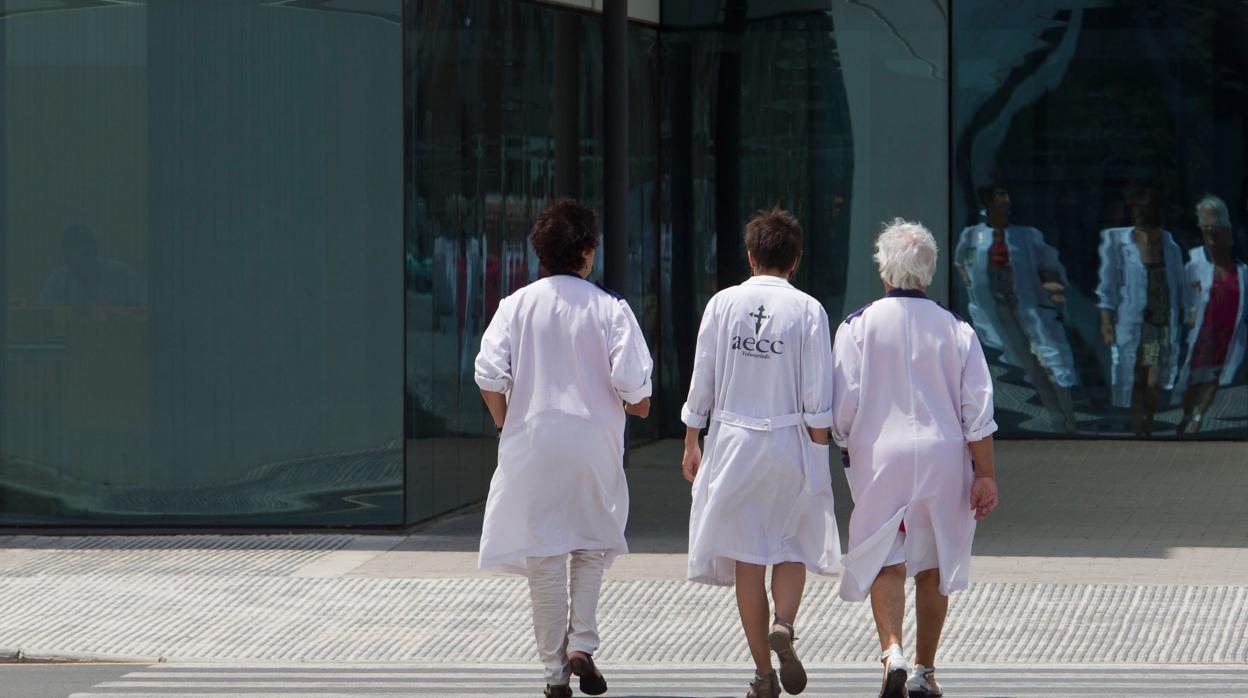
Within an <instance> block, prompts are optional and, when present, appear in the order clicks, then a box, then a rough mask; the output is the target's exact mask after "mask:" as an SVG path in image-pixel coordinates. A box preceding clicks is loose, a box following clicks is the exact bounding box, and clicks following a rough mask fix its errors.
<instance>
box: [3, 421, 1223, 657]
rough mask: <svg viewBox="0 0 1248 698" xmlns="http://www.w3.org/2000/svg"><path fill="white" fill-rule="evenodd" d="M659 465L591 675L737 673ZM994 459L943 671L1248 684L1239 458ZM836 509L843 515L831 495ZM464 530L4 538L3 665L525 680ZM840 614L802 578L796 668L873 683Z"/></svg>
mask: <svg viewBox="0 0 1248 698" xmlns="http://www.w3.org/2000/svg"><path fill="white" fill-rule="evenodd" d="M678 449H679V445H678V444H676V443H673V442H663V443H659V444H655V445H652V446H647V447H644V448H640V449H637V450H636V451H634V453H633V457H632V462H631V467H630V470H629V478H630V485H631V492H632V501H633V506H632V515H631V517H630V522H631V524H630V526H631V527H630V532H629V533H630V535H629V538H630V543H631V544H632V545H633V547H634V550H636V551H639V552H638V553H636V554H633V555H629V556H624V557H622V558H621V559H620V560H619V561H618V562H617V564H616V566H615V567H614V568H613V569H612V570H611V571H610V572H609V574H608V581H607V582H606V585H605V589H604V597H603V604H602V611H601V621H602V625H603V630H604V634H605V636H606V638H607V643H606V644H604V646H603V649H602V650H601V651H600V653H599V657H600V658H601V659H602V660H603V661H611V662H617V663H620V662H633V663H662V662H671V661H685V662H698V663H724V664H730V663H736V662H742V661H746V657H747V653H746V649H745V646H744V642H743V640H742V639H741V638H740V633H739V629H738V626H737V619H736V615H735V611H734V606H733V597H732V591H731V590H730V589H719V588H710V587H704V586H698V585H693V584H689V583H687V582H685V581H683V577H684V563H685V561H684V555H683V550H684V545H685V535H686V529H685V521H686V516H687V513H688V501H689V488H688V486H687V485H685V484H684V483H683V480H681V479H680V476H679V467H678V456H679V452H678ZM999 450H1000V456H999V459H1000V463H1001V464H1000V466H999V470H1000V472H1001V474H1002V475H1001V487H1002V499H1003V504H1002V508H1001V510H1000V511H999V512H998V513H997V514H994V516H993V517H992V518H991V519H989V520H988V521H987V522H986V523H985V524H983V525H982V526H981V529H980V534H979V537H978V539H977V541H976V553H977V554H976V557H975V561H974V581H975V585H974V586H973V588H972V589H971V590H969V591H967V592H963V593H960V594H958V595H956V596H955V597H954V602H953V613H952V615H951V618H950V622H949V626H948V629H947V635H946V637H947V640H946V642H945V644H944V645H943V647H942V660H943V662H944V663H945V664H947V665H954V664H979V663H985V662H987V663H1012V662H1027V663H1089V662H1109V663H1138V662H1143V663H1154V664H1172V663H1182V664H1208V663H1242V662H1248V636H1246V633H1245V629H1248V586H1246V585H1248V534H1245V533H1244V531H1245V530H1248V529H1246V527H1245V524H1248V511H1246V509H1248V505H1246V504H1245V502H1248V477H1245V472H1244V469H1245V467H1248V446H1246V445H1244V444H1237V443H1215V444H1170V443H1165V444H1162V443H1153V444H1141V443H1130V442H1095V443H1091V442H1007V443H1002V444H1001V445H1000V448H999ZM834 481H835V482H837V485H838V488H841V487H842V486H843V478H840V477H835V478H834ZM837 494H838V498H839V506H840V508H841V509H842V510H843V511H842V513H844V512H845V511H847V510H848V508H849V505H850V501H849V498H848V495H847V494H846V493H845V492H843V491H842V490H841V489H838V493H837ZM479 525H480V517H479V514H467V515H464V516H460V517H456V518H453V519H449V520H446V521H442V522H438V523H436V524H434V525H431V526H428V527H426V528H425V529H423V530H420V531H417V532H415V533H413V534H411V535H405V536H397V535H396V536H383V535H372V536H370V535H299V536H165V537H150V536H139V537H89V538H84V537H76V538H61V537H29V536H21V537H12V536H11V537H8V538H4V539H0V649H2V650H4V651H6V652H9V653H13V652H16V651H17V650H21V651H23V652H24V653H25V654H27V655H50V656H71V657H108V658H132V659H140V660H154V659H157V658H170V659H179V660H236V661H254V660H271V661H328V662H375V661H384V662H447V663H457V662H458V663H463V662H513V663H515V662H519V663H524V662H531V661H533V660H534V656H535V652H534V650H533V643H532V632H531V629H530V627H529V617H528V613H529V611H528V596H527V592H526V589H525V584H524V582H523V580H521V579H519V578H515V577H505V576H497V575H488V574H482V573H479V572H477V571H476V570H475V553H474V552H473V551H475V548H476V534H477V531H478V529H479ZM835 592H836V581H835V579H834V578H818V579H812V580H811V583H810V585H809V591H808V595H807V599H808V600H807V602H806V604H805V605H804V607H803V613H802V615H803V620H802V622H801V623H800V625H801V626H802V629H803V632H802V633H801V635H802V638H803V640H802V646H803V655H804V657H805V658H806V660H807V661H808V662H809V663H811V664H812V665H817V666H836V665H841V664H844V663H847V662H852V663H862V662H871V661H872V660H873V659H874V655H875V651H874V644H875V640H874V631H873V630H872V626H871V623H870V615H869V609H868V607H867V606H866V605H865V604H846V603H843V602H841V601H839V600H838V599H837V597H836V593H835ZM660 621H661V622H660ZM912 622H913V619H912V618H910V619H908V620H907V623H908V625H909V629H910V631H911V632H912V627H913V626H912ZM657 628H669V629H670V628H676V630H675V631H672V632H664V633H661V634H660V633H658V632H657V630H656V629H657Z"/></svg>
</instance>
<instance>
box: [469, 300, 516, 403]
mask: <svg viewBox="0 0 1248 698" xmlns="http://www.w3.org/2000/svg"><path fill="white" fill-rule="evenodd" d="M473 373H474V375H473V377H474V378H475V379H476V381H477V387H479V388H481V389H482V390H487V391H489V392H492V393H505V392H507V391H508V390H510V389H511V305H510V304H509V303H508V302H507V299H506V298H504V299H503V300H502V302H500V303H499V304H498V310H496V311H495V312H494V317H493V318H492V319H491V320H490V326H489V327H487V328H486V329H485V334H484V335H482V336H481V351H480V352H478V353H477V361H476V364H475V367H474V372H473Z"/></svg>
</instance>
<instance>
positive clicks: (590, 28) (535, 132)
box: [406, 0, 640, 521]
mask: <svg viewBox="0 0 1248 698" xmlns="http://www.w3.org/2000/svg"><path fill="white" fill-rule="evenodd" d="M414 13H415V18H414V22H413V23H412V25H411V26H412V27H413V29H412V30H411V31H412V32H413V34H412V36H410V37H409V38H408V44H409V46H413V47H415V48H414V49H412V50H413V52H414V53H415V58H414V65H413V74H412V79H413V81H414V82H413V86H412V88H413V93H414V95H415V97H414V99H415V102H414V105H413V108H412V109H413V111H412V115H411V122H412V125H411V127H412V129H413V133H412V148H413V152H414V166H413V167H414V172H413V173H409V176H411V177H412V181H411V184H410V185H409V191H408V196H409V197H410V199H409V201H410V203H409V209H410V211H411V215H410V218H409V220H410V227H409V229H408V233H407V253H408V272H407V274H408V276H407V352H408V353H407V387H406V394H407V403H408V410H409V411H408V423H407V448H408V473H409V475H408V481H409V486H408V493H407V497H408V513H407V517H408V520H409V521H416V520H420V519H422V518H427V517H428V516H430V515H433V514H436V513H439V512H444V511H447V510H449V509H453V508H456V507H459V506H463V505H465V504H469V503H472V502H475V501H479V500H480V499H481V498H483V497H484V496H485V494H486V490H487V487H488V484H489V478H490V475H491V473H492V472H493V469H494V464H495V444H496V441H495V436H494V427H493V425H492V424H491V423H490V418H489V415H488V413H487V412H486V410H485V407H484V405H483V403H482V401H481V396H480V393H479V391H478V389H477V386H476V383H475V381H474V380H473V361H474V359H475V358H476V354H477V351H478V349H479V348H480V342H481V334H482V332H483V331H484V330H485V326H486V324H487V323H488V322H489V320H490V318H492V317H493V315H494V311H495V309H496V308H497V307H498V302H499V300H500V299H501V298H502V297H504V296H506V295H508V294H510V293H512V292H513V291H515V290H516V289H519V288H520V287H522V286H524V285H525V284H527V283H529V282H530V281H533V280H535V279H536V278H537V273H538V265H537V258H536V256H535V255H534V254H533V252H532V249H531V248H530V246H529V244H528V234H529V230H530V228H531V227H532V224H533V221H534V219H535V217H536V215H537V213H538V212H539V211H540V210H541V209H542V207H544V206H545V204H546V203H547V202H548V201H549V200H550V199H551V198H552V197H554V196H555V195H556V194H559V195H570V196H575V197H577V198H579V199H580V200H581V201H582V202H583V203H586V204H587V205H590V206H593V207H596V208H600V207H601V203H602V201H601V197H602V185H601V183H602V148H601V133H602V126H601V124H602V114H601V105H602V94H601V84H602V79H601V70H600V68H599V66H601V65H602V48H601V47H602V30H601V20H600V18H598V17H595V16H592V15H586V14H581V13H578V12H572V11H566V10H557V9H554V8H551V7H545V6H538V5H531V4H526V3H519V2H499V1H498V0H470V1H468V2H463V1H460V0H434V1H430V2H420V3H415V8H414ZM638 224H639V230H640V221H638Z"/></svg>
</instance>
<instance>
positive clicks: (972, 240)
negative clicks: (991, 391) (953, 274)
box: [953, 223, 1079, 388]
mask: <svg viewBox="0 0 1248 698" xmlns="http://www.w3.org/2000/svg"><path fill="white" fill-rule="evenodd" d="M1005 244H1006V246H1007V247H1008V248H1009V250H1010V266H1011V267H1012V268H1013V270H1014V295H1015V296H1016V297H1017V298H1018V316H1019V321H1020V324H1021V325H1022V327H1023V332H1025V333H1026V335H1027V338H1028V339H1029V340H1031V346H1030V347H1011V346H1008V345H1007V344H1006V342H1005V340H1004V338H1002V336H1001V335H1000V333H999V332H998V331H997V328H998V327H1000V325H1001V320H1000V318H998V313H997V303H996V301H995V299H994V298H993V295H992V282H991V281H990V280H989V278H988V248H989V247H991V246H992V227H991V226H988V225H986V224H984V223H980V224H979V225H973V226H970V227H969V228H966V229H964V230H963V231H962V235H961V236H960V237H959V238H958V246H957V249H956V250H955V251H954V256H953V258H954V264H956V265H957V266H958V268H959V269H961V270H962V271H963V272H964V273H965V274H966V275H967V277H969V279H970V287H969V288H968V292H969V295H970V303H969V305H968V307H967V310H968V311H969V312H970V316H971V323H972V324H973V325H974V326H975V329H976V331H978V332H979V338H980V340H981V341H982V342H983V343H984V344H985V345H986V346H990V347H992V348H994V349H997V350H999V351H1001V358H1002V360H1004V361H1005V362H1006V363H1008V364H1010V365H1011V366H1017V367H1020V368H1021V367H1023V365H1024V362H1023V359H1022V357H1020V356H1018V352H1019V351H1031V352H1033V353H1034V354H1035V356H1036V359H1037V360H1038V361H1039V362H1040V365H1041V366H1044V368H1045V369H1047V370H1048V372H1049V375H1051V376H1052V377H1053V382H1054V383H1056V384H1058V385H1060V386H1061V387H1063V388H1070V387H1073V386H1075V385H1078V383H1079V377H1078V374H1077V373H1076V372H1075V358H1074V354H1073V353H1072V352H1071V350H1070V342H1069V340H1067V338H1066V331H1065V330H1064V329H1063V328H1062V323H1061V322H1059V320H1058V314H1057V308H1055V307H1053V304H1052V302H1051V301H1050V300H1049V294H1048V292H1046V291H1045V290H1044V289H1043V288H1041V287H1040V284H1041V278H1040V275H1041V274H1042V273H1045V272H1050V273H1053V274H1056V275H1057V277H1058V280H1059V281H1060V282H1061V284H1062V285H1063V286H1069V285H1070V283H1069V282H1068V281H1067V279H1066V267H1065V266H1063V265H1062V262H1061V260H1060V259H1059V258H1058V256H1057V250H1056V249H1054V248H1053V246H1052V245H1050V244H1048V243H1047V242H1045V241H1044V234H1043V233H1041V232H1040V231H1039V230H1037V229H1035V228H1030V227H1026V226H1018V225H1011V226H1007V227H1006V228H1005Z"/></svg>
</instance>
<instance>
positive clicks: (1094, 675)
mask: <svg viewBox="0 0 1248 698" xmlns="http://www.w3.org/2000/svg"><path fill="white" fill-rule="evenodd" d="M604 668H605V667H604ZM751 673H752V672H751V671H750V667H748V666H741V665H710V666H707V665H702V666H697V667H688V668H686V667H684V666H682V665H668V666H665V665H655V664H649V665H638V664H633V665H627V664H626V665H621V666H611V667H610V669H609V671H608V672H607V680H608V681H609V682H610V684H611V688H612V691H613V693H614V694H616V695H620V694H621V693H624V694H626V695H634V696H645V695H652V696H681V697H682V698H724V697H732V696H737V695H740V694H741V693H742V692H743V691H744V687H745V686H746V684H747V683H748V681H749V677H750V674H751ZM808 673H809V675H810V682H811V683H810V687H809V688H808V690H807V695H809V696H812V698H820V697H824V696H850V695H857V696H861V695H864V694H873V693H874V692H875V691H877V690H878V688H879V680H880V671H879V669H877V668H875V667H872V666H833V667H829V666H812V667H808ZM940 676H941V680H942V683H944V684H945V685H946V688H948V689H950V690H953V688H954V687H955V686H956V688H957V693H958V695H961V696H1002V695H1008V696H1011V698H1056V697H1058V696H1061V697H1062V698H1081V697H1082V696H1094V695H1095V696H1103V695H1123V694H1130V695H1134V696H1149V697H1150V698H1151V697H1155V698H1163V697H1164V698H1180V697H1185V696H1196V695H1209V694H1210V693H1216V694H1221V695H1248V667H1243V666H1238V665H1210V666H1191V665H1175V666H1165V665H1162V666H1156V665H1121V664H1120V665H1107V666H1104V667H1097V666H1095V665H1078V666H1059V665H1051V666H1044V667H1037V666H1025V667H1020V666H1013V665H1011V666H951V667H942V668H941V669H940ZM120 677H121V678H120V679H119V680H110V681H103V682H101V683H99V684H97V685H95V686H93V687H92V688H91V690H90V691H87V692H82V693H75V694H74V695H73V696H71V698H155V697H156V696H186V697H187V698H190V697H191V696H195V697H196V698H211V697H212V696H217V697H219V698H291V697H292V696H315V697H316V698H336V697H338V696H342V697H344V698H345V696H408V697H410V698H419V697H422V696H446V695H453V696H457V697H458V698H471V697H473V696H481V697H488V698H521V697H522V696H523V697H528V698H532V697H533V696H537V695H540V693H541V683H542V682H541V667H540V666H537V665H532V666H529V665H472V664H447V665H428V664H420V665H411V664H409V665H404V664H394V665H390V664H371V665H360V664H352V665H343V666H338V665H332V664H325V663H317V664H308V665H304V664H293V665H292V664H279V663H270V664H261V665H252V664H247V665H243V666H240V665H238V664H229V663H225V662H220V663H213V664H201V663H177V664H156V665H151V666H148V667H145V668H143V669H140V670H134V671H129V672H127V673H125V674H124V675H120Z"/></svg>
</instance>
